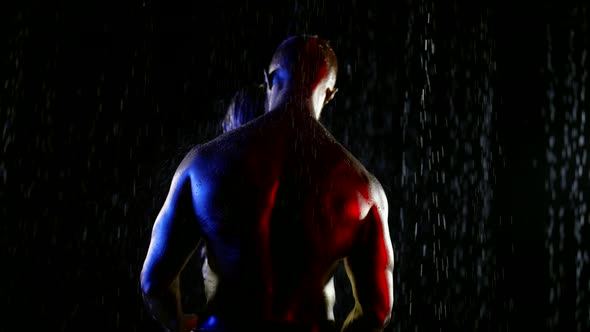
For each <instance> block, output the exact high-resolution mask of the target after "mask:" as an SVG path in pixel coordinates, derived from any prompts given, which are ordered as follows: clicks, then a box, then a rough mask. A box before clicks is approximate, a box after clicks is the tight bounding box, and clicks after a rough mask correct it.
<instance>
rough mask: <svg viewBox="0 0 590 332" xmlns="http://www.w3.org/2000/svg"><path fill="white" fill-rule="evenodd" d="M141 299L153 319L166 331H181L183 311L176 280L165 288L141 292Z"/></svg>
mask: <svg viewBox="0 0 590 332" xmlns="http://www.w3.org/2000/svg"><path fill="white" fill-rule="evenodd" d="M143 299H144V301H145V303H146V305H147V307H148V309H149V311H150V313H151V314H152V316H153V317H154V319H156V320H157V321H158V322H160V323H161V324H162V325H163V326H164V327H165V328H166V329H167V330H168V331H173V332H177V331H183V327H182V326H181V324H182V317H183V312H182V306H181V304H180V290H179V287H178V281H176V282H174V283H173V284H172V285H170V287H168V288H167V289H161V290H151V291H148V292H143Z"/></svg>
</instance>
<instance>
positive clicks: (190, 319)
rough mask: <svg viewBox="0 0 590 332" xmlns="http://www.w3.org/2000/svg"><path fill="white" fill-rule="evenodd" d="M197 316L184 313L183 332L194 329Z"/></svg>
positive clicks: (190, 331)
mask: <svg viewBox="0 0 590 332" xmlns="http://www.w3.org/2000/svg"><path fill="white" fill-rule="evenodd" d="M197 322H198V317H197V315H194V314H185V315H184V316H183V317H182V324H181V326H182V331H183V332H192V331H193V330H194V329H196V328H197Z"/></svg>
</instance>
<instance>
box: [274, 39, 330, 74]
mask: <svg viewBox="0 0 590 332" xmlns="http://www.w3.org/2000/svg"><path fill="white" fill-rule="evenodd" d="M279 68H284V69H286V70H287V71H288V72H289V73H290V74H291V75H290V76H291V78H292V79H294V80H296V82H297V83H299V84H303V85H306V86H307V85H315V84H317V83H319V81H320V80H322V79H324V78H325V77H326V76H327V75H328V74H333V75H334V76H336V74H337V73H338V58H337V57H336V53H335V52H334V50H333V49H332V46H331V45H330V42H329V41H328V40H326V39H323V38H320V37H318V36H317V35H296V36H291V37H289V38H287V39H285V40H284V41H283V42H282V43H281V44H280V45H279V46H278V47H277V49H276V51H275V53H274V55H273V57H272V60H271V64H270V67H269V75H271V76H272V75H273V74H274V71H275V70H276V69H279ZM271 81H272V78H271Z"/></svg>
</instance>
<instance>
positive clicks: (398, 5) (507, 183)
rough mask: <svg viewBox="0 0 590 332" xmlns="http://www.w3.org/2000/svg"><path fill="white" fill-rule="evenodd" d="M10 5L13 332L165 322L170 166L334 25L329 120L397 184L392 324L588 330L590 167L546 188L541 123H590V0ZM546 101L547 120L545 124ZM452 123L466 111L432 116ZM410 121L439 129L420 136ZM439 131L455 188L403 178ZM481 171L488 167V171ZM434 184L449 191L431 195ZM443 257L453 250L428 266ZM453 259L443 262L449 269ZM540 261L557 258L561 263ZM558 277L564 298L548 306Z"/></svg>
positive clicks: (7, 180) (190, 300) (5, 197)
mask: <svg viewBox="0 0 590 332" xmlns="http://www.w3.org/2000/svg"><path fill="white" fill-rule="evenodd" d="M3 7H4V8H2V10H1V13H2V14H1V23H0V24H1V30H0V31H1V33H2V38H1V39H0V43H1V44H0V45H1V46H0V50H1V51H0V59H1V66H2V67H0V68H1V69H0V85H1V87H2V90H1V91H2V93H1V94H0V120H2V121H1V122H0V123H1V124H2V126H3V127H2V128H3V129H2V140H1V141H0V142H1V143H2V144H0V146H1V147H2V150H0V183H1V185H0V200H1V204H0V208H1V214H0V218H1V222H0V225H1V226H0V227H1V228H0V240H1V242H0V243H1V249H0V252H1V255H2V256H1V257H2V266H3V268H2V275H3V278H2V280H3V285H2V287H1V288H0V298H1V299H2V305H3V306H2V307H3V308H5V309H3V313H4V315H5V317H6V319H4V318H3V319H2V323H0V330H1V331H21V330H32V329H43V330H47V331H54V330H56V331H81V330H88V329H91V330H94V329H101V330H103V331H151V330H153V331H157V330H158V325H157V324H156V323H155V322H153V320H152V319H151V318H150V317H149V315H148V314H147V312H146V311H145V308H144V306H143V303H142V302H141V297H140V293H139V283H138V277H139V272H140V269H141V264H142V262H143V258H144V257H145V253H146V250H147V246H148V242H149V234H150V231H151V224H152V223H153V220H154V219H155V216H156V214H157V212H158V209H159V207H160V206H161V204H162V202H163V200H164V198H165V195H166V191H167V189H168V184H169V181H170V179H171V176H172V173H173V171H174V168H175V166H176V164H177V163H178V162H179V161H180V158H182V154H183V153H184V152H185V151H186V149H187V148H188V147H190V146H191V145H193V144H198V143H201V142H204V141H206V140H208V139H211V138H213V137H215V136H216V135H218V134H219V133H220V128H219V122H220V119H221V117H222V116H223V112H224V107H225V105H227V102H228V100H229V98H230V96H231V94H232V93H233V92H234V91H235V90H236V89H237V88H238V87H240V86H242V85H244V84H248V83H251V82H262V79H263V76H262V70H263V68H265V66H266V65H267V64H268V61H269V60H270V56H271V55H272V52H273V50H274V49H275V47H276V46H277V45H278V44H279V43H280V42H281V41H282V40H283V39H284V38H286V37H287V36H289V35H291V34H294V33H303V32H306V33H313V34H319V35H320V36H322V37H325V38H327V39H330V40H331V41H332V43H333V46H334V49H335V51H336V53H337V55H338V57H339V64H340V71H339V77H338V83H337V85H338V88H339V92H338V94H337V95H336V98H335V99H334V101H333V102H332V103H330V104H329V105H328V106H327V108H326V111H325V113H324V114H323V115H322V119H321V120H322V122H323V123H325V125H326V127H327V128H328V129H330V130H331V131H332V133H333V134H334V136H335V137H336V138H337V139H338V140H339V141H341V142H342V144H343V145H345V146H346V147H347V148H349V149H350V151H351V152H352V153H353V154H354V155H356V156H357V157H358V158H359V159H360V160H361V161H362V162H363V163H365V165H367V168H368V169H369V170H371V171H372V172H373V173H375V175H376V176H377V177H378V178H379V179H380V180H381V182H382V184H383V186H384V188H385V190H386V193H387V195H388V198H389V202H390V216H389V219H390V220H389V223H390V227H391V229H390V231H391V234H392V239H393V245H394V249H395V251H396V274H395V287H396V289H395V297H396V298H395V300H396V302H395V306H394V315H393V320H392V323H391V325H390V326H389V328H388V329H389V330H390V331H438V330H444V331H460V330H464V331H523V330H531V331H533V330H534V331H540V330H559V331H575V330H578V331H582V330H584V329H585V328H588V324H589V322H588V321H589V319H590V318H589V316H588V308H589V306H588V304H587V299H586V298H585V297H587V295H586V293H587V292H588V291H589V289H588V287H589V286H588V280H589V278H588V268H582V269H581V274H580V276H579V277H578V278H576V255H577V253H578V252H580V251H581V252H584V250H587V249H586V247H587V246H588V244H587V243H588V236H589V235H588V227H587V226H586V228H582V240H581V243H578V242H576V239H575V236H574V231H575V230H574V225H575V224H576V222H578V223H579V221H580V220H581V219H580V218H581V217H580V216H581V215H582V216H586V218H587V213H586V212H585V210H580V209H579V208H580V207H584V206H585V204H584V203H583V200H580V201H578V200H575V199H574V198H572V196H571V195H570V194H571V193H572V192H575V193H583V194H587V193H588V175H587V168H586V167H585V164H583V165H582V166H583V167H582V171H583V174H584V175H583V176H582V177H580V179H579V182H577V187H575V189H571V186H572V183H573V181H574V180H573V179H574V175H572V174H573V173H572V169H574V168H573V165H576V164H575V162H574V161H573V160H574V159H575V158H574V157H564V156H561V154H559V155H560V156H561V157H558V163H557V164H558V166H563V165H566V166H567V165H569V166H571V167H570V168H569V170H568V171H567V173H566V174H567V175H566V177H565V179H566V180H564V181H566V182H567V186H565V187H563V188H562V187H559V186H557V187H556V188H557V193H556V196H555V197H551V195H550V194H549V192H550V191H549V189H547V188H548V187H547V185H546V184H547V183H548V182H547V181H548V179H549V178H550V167H551V165H550V164H548V163H547V160H548V159H547V149H548V146H549V145H548V144H549V143H548V142H549V137H550V136H552V135H553V136H555V137H557V143H556V144H557V145H556V148H555V149H556V151H561V150H560V149H567V147H568V146H570V147H572V149H574V150H575V151H578V152H575V151H574V152H575V153H579V154H580V156H581V155H582V153H583V151H584V149H583V146H582V147H580V146H576V145H575V144H574V145H572V143H571V142H570V141H567V140H565V139H561V138H560V137H563V135H564V134H563V133H564V128H565V127H566V126H568V125H569V127H568V128H572V127H574V125H578V127H579V128H580V131H581V133H584V132H587V130H586V129H587V127H586V126H585V122H581V120H580V119H581V114H582V113H584V111H587V104H586V103H585V100H586V99H587V98H588V97H589V96H588V92H586V91H587V90H585V89H583V88H582V87H583V86H584V82H585V80H586V79H587V74H585V70H586V69H585V68H586V67H587V66H588V57H587V56H585V52H586V51H587V47H588V45H590V43H589V38H588V30H587V29H588V28H587V24H588V18H589V14H590V13H589V12H588V5H583V4H581V3H579V4H576V3H569V2H568V3H566V2H560V3H558V2H551V3H550V2H542V3H541V2H535V3H534V5H533V4H531V5H528V4H524V3H521V4H519V5H517V4H515V3H497V2H493V3H492V2H490V3H485V2H478V3H477V4H475V2H472V1H450V2H436V3H435V1H433V0H427V1H418V0H412V1H396V2H388V1H348V2H344V1H343V2H339V1H317V2H313V1H291V0H290V1H277V2H269V3H262V2H261V3H255V2H250V1H217V2H211V3H206V2H199V1H186V0H178V1H154V0H152V1H150V0H146V1H141V0H140V1H119V2H108V1H32V2H20V3H19V5H18V6H12V7H11V6H7V5H3ZM429 15H430V16H429ZM429 17H430V18H429ZM429 41H432V42H433V43H434V45H435V47H436V48H435V51H434V53H433V52H432V47H431V46H429V45H431V44H428V43H429ZM425 44H426V45H427V47H426V49H425V48H424V45H425ZM425 61H426V62H425ZM549 63H550V64H551V66H550V65H549ZM571 63H574V64H575V65H576V66H575V68H573V67H572V66H570V64H571ZM434 66H436V68H434ZM426 73H428V75H429V76H428V79H429V80H430V89H426V90H425V91H426V92H425V103H424V106H421V104H420V99H421V95H422V89H423V88H424V87H425V85H426V84H427V83H426ZM572 82H573V83H572ZM576 82H577V83H576ZM549 92H553V93H554V94H555V99H553V100H552V99H550V95H551V94H550V93H549ZM481 96H487V97H486V98H487V99H482V98H483V97H481ZM567 96H572V99H567ZM450 101H452V103H453V105H454V106H453V107H450V106H449V105H450ZM574 101H576V102H577V103H576V104H575V103H574ZM574 104H575V106H574ZM551 106H555V108H556V114H557V115H556V120H554V121H549V120H547V119H548V116H547V114H549V112H550V107H551ZM576 107H577V108H576ZM574 108H576V109H577V110H578V111H577V112H578V113H576V114H577V117H576V118H575V119H572V115H571V114H574V113H573V111H572V109H574ZM421 111H424V113H423V114H427V115H428V119H429V120H425V122H426V126H425V127H422V125H421V122H420V112H421ZM435 115H436V116H437V121H438V120H440V121H441V122H436V123H435V122H434V120H433V119H434V116H435ZM490 115H491V117H489V118H487V119H488V120H486V117H485V116H490ZM445 117H446V118H447V119H450V120H453V119H456V120H457V122H453V121H450V122H449V123H450V124H445V125H441V123H443V120H442V119H444V118H445ZM404 119H405V120H404ZM429 130H430V135H432V136H425V135H428V132H429ZM420 136H422V137H429V139H427V143H426V144H425V145H420V144H419V142H420V140H419V137H420ZM482 137H484V138H486V140H484V141H482V139H481V138H482ZM482 142H483V143H482ZM486 142H487V143H486ZM560 144H561V145H560ZM429 146H430V147H433V148H434V149H437V148H438V149H440V148H441V147H445V148H446V156H447V157H444V156H443V161H444V162H442V163H439V164H438V166H436V167H438V168H436V167H435V166H433V167H434V168H435V169H437V170H438V171H446V172H447V174H448V175H447V176H448V178H449V181H448V182H447V183H444V184H440V183H439V182H433V181H434V180H432V177H423V178H422V179H421V180H420V178H419V180H417V182H416V183H414V184H412V185H409V184H408V182H407V181H406V182H404V178H405V175H404V174H405V173H404V171H403V167H404V166H403V165H404V160H405V161H406V167H407V168H408V169H409V170H410V174H413V173H412V172H418V170H419V169H420V162H427V159H428V158H429V153H430V152H431V150H429V148H428V147H429ZM467 146H469V148H467ZM576 149H577V150H576ZM468 150H469V151H470V152H466V151H468ZM560 153H561V152H560ZM575 153H574V154H575ZM449 155H450V156H451V157H448V156H449ZM464 165H472V168H464V167H463V166H464ZM485 167H489V168H490V169H492V172H491V174H492V175H491V176H489V177H487V178H486V177H485V176H484V173H485V172H484V168H485ZM558 172H559V168H558ZM431 174H434V173H431ZM408 178H409V177H408ZM408 178H406V180H407V179H408ZM452 179H454V180H456V181H451V180H452ZM453 184H459V186H460V187H461V188H462V189H460V190H459V189H456V188H454V187H453ZM570 189H571V190H570ZM432 193H438V194H439V195H440V197H441V202H442V203H441V205H440V206H437V207H436V209H435V208H434V207H433V204H434V203H433V200H431V199H430V197H432ZM576 197H577V196H576ZM551 206H556V207H557V208H559V207H563V208H564V211H565V212H564V215H563V217H562V219H561V221H560V222H559V223H558V225H561V226H562V227H563V234H564V235H562V236H561V238H562V239H563V241H562V242H563V243H564V245H563V246H562V247H560V248H559V249H556V250H558V252H557V253H554V254H550V250H549V248H550V247H551V245H552V244H556V243H559V238H560V235H559V231H558V230H554V231H553V232H552V233H549V234H550V235H547V234H548V231H547V230H548V229H549V225H550V224H551V219H550V216H549V212H548V211H549V207H551ZM431 209H432V211H438V212H443V213H444V214H445V215H446V216H447V223H448V225H449V227H448V228H446V227H445V228H440V227H438V226H436V227H434V226H432V227H431V224H432V220H434V219H429V218H430V215H429V211H430V210H431ZM556 211H557V210H556ZM576 211H577V212H576ZM579 211H581V212H579ZM576 213H578V214H576ZM416 224H418V225H419V227H417V228H415V225H416ZM454 226H456V228H453V227H454ZM433 227H434V228H433ZM461 227H463V228H461ZM433 229H434V231H432V230H433ZM453 229H455V230H456V229H459V231H456V232H455V231H453ZM461 229H463V230H461ZM556 229H557V228H556ZM415 230H416V233H415ZM437 232H438V233H437ZM584 232H585V233H584ZM436 243H440V244H438V245H437V244H436ZM433 246H434V247H433ZM433 248H435V249H433ZM556 248H557V247H556ZM433 250H434V252H435V253H434V254H425V252H426V251H428V252H432V251H433ZM482 250H483V251H485V252H486V253H485V254H480V252H482ZM439 254H440V255H442V257H443V260H441V261H436V260H433V259H432V258H433V257H431V256H435V255H439ZM444 257H447V258H448V259H449V260H450V262H451V263H446V264H447V269H448V270H449V271H450V272H449V273H448V274H447V275H446V277H440V276H439V278H438V279H437V273H438V272H440V273H441V275H443V271H444V269H442V268H440V267H439V266H438V265H437V264H442V262H443V261H444ZM453 259H454V260H455V261H454V262H453ZM550 262H557V263H559V264H561V266H562V269H563V272H562V274H561V275H560V276H559V277H555V276H554V275H552V274H550V268H549V266H550ZM195 263H196V262H191V265H190V266H189V268H188V271H187V274H186V276H184V277H183V278H184V279H183V280H184V281H185V283H186V284H187V285H186V290H185V293H184V301H185V303H186V306H187V308H188V309H190V310H199V309H200V308H202V305H203V303H202V299H200V298H199V297H198V295H200V290H199V288H198V286H197V284H198V282H193V283H191V281H196V280H197V279H198V278H197V276H196V274H195V272H196V269H197V267H196V264H195ZM557 263H556V264H557ZM586 264H588V263H586ZM422 269H423V270H422ZM576 280H581V282H580V283H579V284H577V283H576ZM337 282H338V294H339V299H341V302H340V303H339V304H338V306H337V308H336V314H337V318H338V320H339V322H340V323H341V320H342V319H343V315H344V313H345V310H346V309H348V308H350V305H351V302H350V301H351V299H350V293H349V288H347V287H348V286H347V285H346V283H345V279H344V277H343V274H342V271H341V270H340V271H339V272H338V275H337ZM556 288H560V289H561V290H560V294H561V295H560V296H559V297H557V298H556V299H555V298H554V299H551V298H550V291H551V289H554V290H555V289H556ZM576 297H579V298H580V299H581V300H580V302H578V303H576ZM410 308H411V309H410ZM576 308H578V311H579V312H578V313H576ZM6 309H8V310H6ZM584 310H585V313H584ZM443 312H444V313H445V314H442V313H443ZM556 315H558V316H557V317H558V318H557V319H554V318H555V317H556ZM552 319H554V320H553V321H552ZM244 324H245V326H247V322H244Z"/></svg>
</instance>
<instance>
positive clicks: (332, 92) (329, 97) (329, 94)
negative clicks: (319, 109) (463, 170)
mask: <svg viewBox="0 0 590 332" xmlns="http://www.w3.org/2000/svg"><path fill="white" fill-rule="evenodd" d="M336 92H338V88H334V89H330V88H327V89H326V99H325V100H324V105H326V104H327V103H329V102H330V100H332V99H333V98H334V96H335V95H336Z"/></svg>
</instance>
